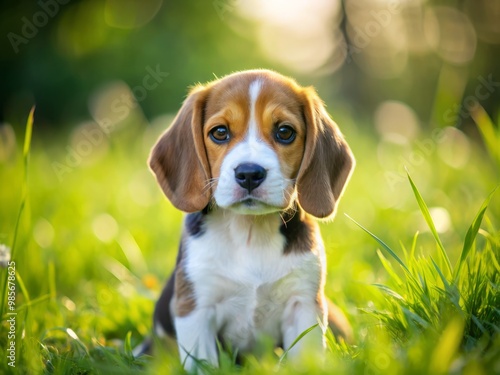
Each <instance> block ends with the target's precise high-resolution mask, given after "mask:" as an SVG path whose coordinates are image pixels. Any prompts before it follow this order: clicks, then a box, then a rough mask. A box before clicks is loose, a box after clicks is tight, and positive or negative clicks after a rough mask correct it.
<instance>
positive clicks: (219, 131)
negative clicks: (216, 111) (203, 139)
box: [209, 125, 229, 144]
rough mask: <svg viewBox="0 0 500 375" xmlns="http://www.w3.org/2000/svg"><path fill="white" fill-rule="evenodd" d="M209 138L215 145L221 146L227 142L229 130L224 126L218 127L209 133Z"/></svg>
mask: <svg viewBox="0 0 500 375" xmlns="http://www.w3.org/2000/svg"><path fill="white" fill-rule="evenodd" d="M209 134H210V138H211V139H212V141H214V142H215V143H218V144H221V143H225V142H227V141H228V140H229V129H228V128H227V126H225V125H219V126H216V127H215V128H213V129H212V130H211V131H210V133H209Z"/></svg>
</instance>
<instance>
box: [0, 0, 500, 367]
mask: <svg viewBox="0 0 500 375" xmlns="http://www.w3.org/2000/svg"><path fill="white" fill-rule="evenodd" d="M1 7H2V9H1V12H0V30H1V32H0V35H2V38H1V42H0V43H1V44H0V48H1V49H0V244H1V243H3V244H6V245H7V246H11V245H12V241H13V238H14V232H15V227H16V219H17V215H18V213H19V207H20V204H21V201H22V196H23V195H22V191H23V188H22V187H23V181H24V172H23V157H22V142H23V138H24V131H25V124H26V118H27V116H28V113H29V111H30V108H31V107H32V106H33V105H35V104H36V111H35V120H34V127H33V139H32V145H31V159H30V164H29V169H28V171H29V180H28V187H29V188H28V196H27V200H26V206H25V210H24V212H23V215H22V217H21V222H20V226H19V235H18V236H19V238H18V240H17V246H16V249H15V261H16V265H17V271H18V273H19V275H20V277H21V278H22V281H23V284H24V287H25V290H24V291H23V292H21V291H19V293H18V295H17V306H19V308H20V309H21V310H20V311H21V312H23V313H25V314H26V316H28V312H29V317H27V318H25V320H24V324H25V325H24V326H23V335H25V336H26V337H28V338H31V339H32V343H31V344H29V345H31V346H32V347H33V348H36V347H37V343H43V344H44V345H46V346H47V347H49V348H50V347H55V348H58V349H57V350H59V351H60V352H64V345H61V340H62V341H63V342H65V341H64V339H62V338H61V337H60V332H59V331H58V329H55V330H54V328H56V327H67V328H71V329H72V330H74V331H75V332H76V334H77V335H78V336H79V337H80V338H81V339H82V341H83V342H84V343H85V344H86V345H90V346H92V345H97V344H103V345H106V346H108V345H111V346H112V345H113V342H114V341H113V340H115V339H117V340H123V339H124V337H125V335H126V334H127V332H129V331H130V332H132V343H133V344H136V343H138V342H139V341H140V340H141V339H142V338H143V337H144V336H145V335H147V334H148V332H149V329H150V327H151V322H150V316H151V313H152V308H153V303H154V302H153V301H154V300H155V298H156V297H157V296H158V293H159V291H160V288H161V286H162V283H163V282H164V279H165V278H166V277H167V276H168V274H169V272H170V270H171V269H172V267H173V265H174V262H175V254H176V250H177V244H178V239H179V233H180V223H181V218H182V213H180V212H178V211H176V210H175V209H174V208H173V207H172V206H171V205H170V204H169V202H167V201H166V199H165V198H164V197H163V195H162V194H161V192H160V189H159V188H158V187H157V186H156V184H155V181H154V178H153V177H152V176H151V174H150V172H149V171H148V168H147V165H146V160H147V157H148V153H149V150H150V148H151V146H152V145H153V144H154V142H155V140H156V138H157V136H158V135H159V134H160V133H161V132H162V131H163V130H164V129H165V128H166V127H167V126H168V125H169V123H170V121H171V119H172V118H173V116H174V115H175V113H176V111H177V110H178V108H179V107H180V105H181V103H182V101H183V99H184V98H185V96H186V94H187V90H188V87H189V86H190V85H193V84H195V83H198V82H202V83H203V82H207V81H210V80H212V79H214V78H216V77H221V76H223V75H225V74H228V73H231V72H234V71H238V70H243V69H251V68H270V69H274V70H277V71H278V72H280V73H283V74H285V75H289V76H292V77H295V78H296V79H297V81H298V82H299V83H300V84H302V85H313V86H315V87H316V89H317V91H318V93H319V95H320V96H321V97H322V98H323V100H324V101H325V103H326V105H327V109H328V111H329V112H330V114H331V115H332V117H333V118H334V119H335V120H336V121H337V122H338V124H339V126H340V128H341V129H342V131H343V132H344V134H345V135H346V138H347V140H348V142H349V143H350V145H351V147H352V149H353V152H354V154H355V156H356V159H357V167H356V171H355V173H354V175H353V177H352V180H351V182H350V184H349V186H348V189H347V191H346V194H345V196H344V198H343V200H342V202H341V204H340V207H339V210H338V214H337V218H336V219H335V221H334V222H333V223H325V224H323V225H322V227H323V228H322V230H323V237H324V238H325V241H326V245H327V250H328V256H329V273H328V282H327V294H328V295H330V296H331V297H332V298H333V299H334V300H336V301H337V303H338V304H339V305H340V306H341V307H342V308H343V309H344V310H345V311H346V312H347V314H348V315H349V318H350V319H351V321H353V324H354V326H355V330H356V332H357V333H356V334H357V336H358V338H360V339H361V340H362V339H363V337H366V335H367V332H368V331H367V328H366V327H367V325H368V326H369V324H370V323H367V321H366V318H365V317H364V316H363V314H361V313H360V311H359V308H361V307H369V306H373V304H374V303H377V302H376V301H377V300H378V299H380V296H379V295H378V294H377V292H376V291H375V289H374V288H372V287H371V286H370V285H371V284H373V283H381V282H384V281H385V280H386V278H387V275H386V272H385V271H384V269H383V268H382V267H381V265H380V262H379V260H378V258H377V255H376V252H375V250H376V248H377V244H376V243H375V242H373V240H372V239H371V238H369V237H368V236H366V234H365V233H363V232H362V231H361V230H360V229H359V228H358V227H357V226H355V225H354V224H353V223H352V222H351V221H350V220H349V219H347V218H346V217H345V215H344V213H347V214H348V215H349V216H351V217H353V218H354V219H356V220H357V221H358V222H360V223H361V224H363V225H364V226H365V227H367V228H369V229H370V230H372V231H373V232H374V233H376V234H377V235H378V236H380V237H381V238H383V239H384V240H385V241H387V242H388V243H390V244H391V245H394V247H396V248H399V243H402V244H405V246H409V244H411V242H412V239H413V236H414V235H415V233H416V232H417V231H420V232H421V235H420V238H419V245H418V249H419V251H420V252H421V253H422V254H423V255H429V254H433V253H434V252H435V249H436V247H435V244H434V242H433V239H432V236H431V235H430V233H429V231H428V229H426V225H425V222H424V219H423V218H422V216H421V214H420V212H419V209H418V205H417V203H416V202H415V199H414V197H413V193H412V191H411V188H410V186H409V184H408V182H407V178H406V170H408V171H409V172H410V173H411V175H412V177H413V178H414V180H415V181H416V184H417V186H418V187H419V189H420V191H421V193H422V195H423V196H424V199H425V200H426V202H427V204H428V205H429V207H430V211H431V214H432V217H433V219H434V221H435V223H436V227H437V230H438V232H439V233H440V235H441V236H442V239H443V242H444V243H445V246H446V248H447V251H448V252H449V255H450V258H451V259H452V262H454V261H456V259H457V257H458V255H459V251H460V249H461V244H462V241H463V238H464V237H465V233H466V231H467V228H468V226H469V224H470V223H471V221H472V219H473V218H474V215H475V214H476V212H477V210H478V209H479V207H480V205H481V202H482V201H483V200H484V199H485V198H486V197H487V195H488V194H489V193H490V192H491V191H492V190H493V189H494V188H495V186H497V185H498V184H499V181H500V144H499V139H500V135H499V134H500V132H499V123H500V117H499V116H500V113H499V109H500V22H499V19H500V1H498V0H494V1H491V0H479V1H474V0H464V1H423V0H421V1H420V0H410V1H375V0H359V1H355V0H349V1H348V0H344V1H340V0H337V1H335V0H330V1H328V0H314V1H305V0H296V1H286V0H272V1H271V0H220V1H219V0H216V1H206V2H205V1H194V0H189V1H177V2H173V1H162V0H144V1H139V0H121V1H120V0H105V1H104V0H103V1H96V0H88V1H78V0H72V1H68V0H40V1H38V2H19V1H11V0H7V1H3V2H2V5H1ZM485 222H486V225H487V228H488V231H489V233H493V234H494V236H497V237H496V238H498V228H499V227H500V196H499V194H498V193H497V194H496V195H495V196H494V197H493V200H492V203H491V205H490V207H489V209H488V213H487V216H486V220H485ZM483 234H484V233H483ZM485 236H486V235H485ZM3 275H4V271H3V270H2V278H3V277H4V276H3ZM4 323H5V322H4ZM5 327H6V325H5V324H3V325H2V329H5ZM20 332H21V331H19V332H18V333H19V334H20ZM4 336H5V335H2V336H1V337H0V343H2V344H4V343H5V341H4V340H5V337H4ZM63 336H64V335H63ZM64 337H65V336H64ZM58 340H59V341H58ZM28 342H30V341H29V340H28ZM29 345H28V346H29ZM68 345H69V344H68ZM66 349H67V348H66ZM33 350H37V349H33ZM47 350H48V351H49V352H50V350H49V349H47ZM54 350H55V349H54ZM68 350H69V349H68ZM28 352H29V351H28ZM47 357H48V355H47V354H44V352H43V351H41V354H39V356H38V357H37V356H26V357H25V358H24V357H23V358H24V360H25V361H27V362H26V363H28V364H27V368H37V369H39V368H41V367H43V366H46V361H45V362H44V358H45V359H46V358H47ZM385 370H387V371H389V370H388V368H386V369H385ZM499 371H500V370H499Z"/></svg>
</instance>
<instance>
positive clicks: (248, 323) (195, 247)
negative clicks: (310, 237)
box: [184, 210, 324, 351]
mask: <svg viewBox="0 0 500 375" xmlns="http://www.w3.org/2000/svg"><path fill="white" fill-rule="evenodd" d="M281 224H282V219H281V217H280V216H279V215H267V216H258V217H251V216H243V215H234V214H231V213H229V212H227V211H222V210H221V211H217V212H212V213H211V214H210V215H209V216H208V217H207V218H206V222H205V223H204V225H205V226H206V228H205V231H204V233H203V234H202V235H200V236H196V237H188V238H187V240H186V250H187V251H186V254H185V257H186V258H185V263H184V265H185V272H186V274H187V277H188V279H189V280H190V282H191V283H192V285H193V290H194V294H195V301H196V308H195V309H196V310H198V311H203V310H206V311H210V312H211V313H213V319H212V322H211V324H212V325H213V327H212V328H213V329H214V330H215V332H216V334H217V335H219V336H222V337H223V338H224V339H225V340H228V341H229V342H231V343H232V345H234V346H236V347H238V348H239V349H240V350H243V351H246V350H249V349H251V348H252V346H253V344H254V343H255V341H256V340H258V339H259V336H260V335H265V336H268V337H271V338H273V339H274V341H275V343H276V344H279V343H280V342H282V340H283V327H284V325H286V324H287V323H288V324H290V323H291V322H286V320H287V315H290V311H287V309H288V310H290V309H291V308H292V309H293V306H294V303H295V302H301V301H303V302H305V303H307V304H310V305H314V304H315V303H316V301H315V298H316V296H317V293H318V290H319V287H320V284H321V279H322V276H321V273H322V268H323V262H324V251H323V249H322V245H321V241H316V243H317V244H320V245H318V246H317V247H319V248H316V249H305V250H308V251H302V252H292V253H288V254H285V252H284V249H285V246H286V245H287V244H286V239H285V236H283V234H281V233H280V230H279V228H280V226H281ZM288 319H290V318H288ZM313 324H314V322H313Z"/></svg>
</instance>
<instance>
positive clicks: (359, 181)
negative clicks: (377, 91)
mask: <svg viewBox="0 0 500 375" xmlns="http://www.w3.org/2000/svg"><path fill="white" fill-rule="evenodd" d="M478 113H479V112H478ZM481 116H482V117H481ZM476 117H477V121H479V122H481V125H478V126H482V130H481V134H483V136H484V137H485V138H484V140H485V141H484V142H485V144H486V145H487V147H486V151H483V148H482V146H481V145H479V144H478V142H477V143H476V142H472V141H471V149H472V151H471V155H470V159H469V160H468V162H467V163H466V164H465V165H464V166H463V167H460V169H454V168H456V166H455V167H452V166H450V165H449V164H448V163H447V162H446V158H443V157H442V156H441V154H440V152H439V147H440V144H439V143H437V144H436V150H437V151H435V152H432V153H430V154H427V155H425V161H424V162H423V163H419V164H418V165H412V164H411V163H410V164H408V163H403V162H401V163H399V161H398V160H399V159H398V158H399V154H400V152H401V150H399V149H397V148H396V149H394V148H392V147H388V148H387V149H384V147H387V144H384V143H383V142H381V141H378V140H376V139H374V137H370V136H368V135H366V132H362V131H361V130H357V129H356V128H355V127H354V126H351V127H349V120H348V119H344V121H339V122H340V123H343V124H346V126H345V128H346V129H347V130H346V134H347V137H348V139H349V142H350V144H351V145H352V148H353V150H354V153H355V155H356V157H357V161H358V166H357V170H356V172H355V174H354V176H353V178H352V180H351V182H350V185H349V187H348V189H347V192H346V194H345V196H344V197H343V199H342V202H341V205H340V208H339V214H338V215H337V218H336V219H335V221H334V222H333V223H323V224H322V233H323V237H324V239H325V244H326V248H327V253H328V262H329V263H328V276H327V286H326V289H327V290H326V291H327V295H328V296H329V297H331V298H332V299H333V300H334V301H336V302H337V304H339V306H340V307H341V308H342V309H343V310H344V311H345V312H346V314H347V315H348V317H349V319H350V321H351V322H352V324H353V327H354V332H355V344H353V345H346V344H344V343H337V342H336V341H335V340H334V339H333V338H332V337H331V336H329V337H328V340H327V341H328V349H327V355H326V358H325V361H324V362H321V363H318V361H316V360H314V356H311V360H310V361H307V360H306V361H305V362H304V363H302V364H300V365H295V364H294V365H293V367H292V366H291V365H288V364H287V363H286V356H285V355H284V354H285V353H283V352H275V351H274V350H273V349H272V348H269V347H266V345H265V344H263V348H261V350H260V352H261V353H262V354H261V356H259V357H251V358H249V359H248V361H247V363H245V365H244V366H242V367H238V366H236V365H235V364H234V356H233V354H232V353H224V354H223V355H221V358H220V362H221V363H220V369H218V370H215V369H210V368H208V369H207V371H208V372H210V373H223V374H225V373H235V372H236V373H242V374H254V373H275V372H276V371H277V370H279V371H280V372H281V373H290V374H297V373H315V374H316V373H317V374H322V373H324V374H332V373H342V374H371V373H374V374H378V373H380V374H422V373H432V374H439V373H464V374H492V373H500V335H499V330H500V321H499V320H500V297H499V296H500V294H499V288H500V276H499V275H500V266H499V262H500V251H499V248H500V232H499V229H498V228H499V225H500V194H499V193H498V192H496V193H495V192H493V193H492V191H493V190H494V189H495V188H496V186H497V185H498V183H499V175H498V164H497V160H496V158H497V156H495V155H496V149H495V147H494V145H495V142H498V137H497V133H498V132H496V131H495V130H494V129H495V126H494V125H492V122H491V120H489V119H488V118H485V117H484V114H483V113H479V114H477V116H476ZM135 120H137V119H135ZM488 121H489V122H488ZM165 125H166V124H165V123H161V124H159V125H157V126H149V127H146V126H145V125H144V124H140V121H135V123H132V122H131V123H126V124H123V126H121V127H120V128H118V129H117V130H116V131H115V132H113V133H112V134H111V135H110V136H109V137H108V138H106V140H105V141H103V143H102V144H100V145H98V146H95V148H94V149H92V150H91V152H90V154H89V155H88V156H86V157H84V158H82V160H81V162H80V163H78V165H75V166H73V167H71V168H70V171H69V172H67V173H66V174H64V175H63V176H62V178H61V180H59V179H58V177H57V174H56V173H55V172H54V170H53V168H52V163H53V162H61V163H62V162H65V160H66V157H67V152H68V151H67V148H66V147H67V146H72V145H75V143H74V142H75V141H74V140H75V139H78V138H75V134H73V138H71V137H70V136H59V137H58V138H57V139H55V140H54V139H50V138H44V137H43V135H42V134H39V132H38V131H37V128H36V114H35V125H34V128H33V142H32V144H31V158H30V159H29V163H28V156H29V152H28V151H29V150H30V142H29V140H30V134H31V120H28V126H27V127H26V129H27V130H26V137H25V140H26V141H25V142H24V146H21V144H19V145H18V147H17V149H15V150H11V152H10V154H7V153H0V155H3V159H2V160H0V162H1V164H0V181H2V185H3V186H2V189H1V196H0V199H1V201H0V204H1V210H0V224H1V225H0V244H5V245H7V246H9V247H11V249H12V253H11V255H12V256H13V260H14V261H15V263H16V312H17V316H16V340H15V341H16V367H15V368H11V367H10V366H8V364H7V362H6V358H5V356H3V357H2V358H1V359H0V373H6V374H10V373H13V374H18V373H19V374H113V373H117V374H118V373H119V374H128V373H130V374H137V373H139V374H140V373H144V374H156V373H183V370H182V366H181V364H180V363H179V359H178V356H177V353H176V349H175V346H172V345H170V346H168V345H167V346H165V347H164V348H160V349H159V352H158V353H156V355H155V356H154V357H141V358H137V359H136V358H134V357H133V356H132V354H131V349H132V348H133V347H134V346H135V345H137V344H138V343H140V342H141V340H142V339H143V338H144V337H146V336H147V335H148V334H149V330H150V328H151V315H152V311H153V305H154V301H155V299H156V298H157V296H158V293H159V291H160V290H161V286H162V283H163V282H164V281H165V279H166V277H167V276H168V274H169V272H170V271H171V269H172V268H173V265H174V262H175V255H176V251H177V245H178V240H179V234H180V221H181V217H182V214H181V213H179V212H178V211H176V210H175V209H174V208H173V207H172V206H171V205H170V204H169V203H168V202H167V201H166V200H165V199H164V197H163V196H162V194H161V192H160V189H159V188H158V187H157V186H156V184H155V182H154V179H153V178H152V176H151V175H150V173H149V172H148V170H147V167H146V159H147V155H148V152H149V148H150V147H151V145H152V144H153V142H154V140H155V138H156V136H157V135H158V133H159V132H160V131H161V129H162V128H163V127H164V126H165ZM15 129H16V133H17V134H18V135H19V134H22V133H23V129H24V127H23V126H21V125H19V126H16V127H15ZM349 129H351V130H349ZM76 135H77V134H76ZM422 137H423V138H425V135H423V136H422ZM71 139H73V141H71ZM72 142H73V143H72ZM18 143H20V142H18ZM412 150H413V151H414V152H418V148H417V147H416V146H415V147H414V148H413V149H410V150H406V152H411V151H412ZM382 151H383V152H386V153H389V155H391V157H392V158H393V159H394V160H396V161H398V164H397V165H392V166H387V165H385V164H384V163H382V162H380V161H379V158H377V157H374V155H375V154H376V153H378V152H382ZM399 164H405V165H401V168H399V166H400V165H399ZM405 166H406V167H407V168H408V170H409V173H410V174H411V178H409V175H408V176H407V175H405V174H404V170H405V169H404V167H405ZM396 169H397V170H398V179H399V180H398V181H399V182H398V183H397V184H395V185H394V184H393V183H392V182H393V181H394V180H390V179H387V178H386V177H387V175H388V174H390V173H394V171H395V170H396ZM399 169H400V171H399ZM28 171H29V176H30V178H29V181H28V179H27V176H28ZM20 207H21V208H20ZM436 208H439V210H437V211H436ZM436 212H441V213H442V212H446V213H447V216H446V215H445V217H443V216H442V215H441V216H439V215H436ZM343 213H346V214H347V215H348V216H349V217H352V218H354V220H356V222H353V219H350V218H348V217H346V216H345V215H344V214H343ZM357 223H360V224H357ZM360 227H361V228H360ZM7 277H8V273H7V269H3V268H2V269H0V280H1V282H2V283H3V284H4V288H3V289H2V291H1V292H0V293H2V294H1V295H2V296H3V298H2V306H3V307H2V323H1V326H0V347H1V348H2V353H5V352H6V350H4V349H6V345H7V341H8V339H7V337H8V329H9V324H8V322H7V319H8V318H9V316H8V315H7V311H6V304H5V301H6V298H5V297H6V293H7V289H6V288H5V280H7ZM2 355H3V354H2ZM283 358H285V359H283Z"/></svg>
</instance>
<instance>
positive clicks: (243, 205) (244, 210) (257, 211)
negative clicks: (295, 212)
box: [230, 196, 282, 215]
mask: <svg viewBox="0 0 500 375" xmlns="http://www.w3.org/2000/svg"><path fill="white" fill-rule="evenodd" d="M230 209H231V210H233V211H235V212H237V213H240V214H247V215H263V214H268V213H271V212H276V211H280V210H281V209H282V208H281V207H275V206H273V205H270V204H269V203H267V202H265V201H264V200H262V199H260V198H256V197H252V196H247V197H245V198H243V199H240V200H238V201H237V202H235V203H234V204H232V205H231V207H230Z"/></svg>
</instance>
